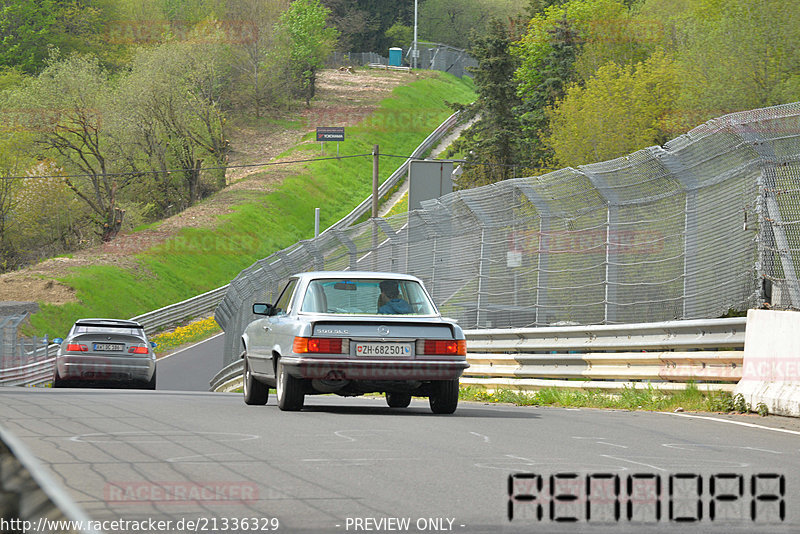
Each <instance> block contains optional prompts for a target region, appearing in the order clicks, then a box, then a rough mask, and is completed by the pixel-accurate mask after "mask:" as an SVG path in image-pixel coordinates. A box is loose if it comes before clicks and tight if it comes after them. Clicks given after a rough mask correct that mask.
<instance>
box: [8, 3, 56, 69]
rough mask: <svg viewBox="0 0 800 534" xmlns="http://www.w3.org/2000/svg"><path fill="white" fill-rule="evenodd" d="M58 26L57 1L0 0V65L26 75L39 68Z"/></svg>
mask: <svg viewBox="0 0 800 534" xmlns="http://www.w3.org/2000/svg"><path fill="white" fill-rule="evenodd" d="M55 24H56V2H54V1H52V0H2V1H0V66H3V65H4V66H8V67H18V68H20V69H22V70H23V71H25V72H35V71H37V70H38V69H40V68H41V65H42V62H43V61H44V59H45V58H46V57H47V46H48V44H50V43H51V42H52V38H53V36H52V34H51V31H52V29H53V27H54V26H55Z"/></svg>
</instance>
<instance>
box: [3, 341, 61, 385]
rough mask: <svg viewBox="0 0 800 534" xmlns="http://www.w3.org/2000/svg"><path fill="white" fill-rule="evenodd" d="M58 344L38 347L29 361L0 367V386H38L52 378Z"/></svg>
mask: <svg viewBox="0 0 800 534" xmlns="http://www.w3.org/2000/svg"><path fill="white" fill-rule="evenodd" d="M57 351H58V345H48V346H47V347H42V348H41V349H38V350H37V351H36V353H35V354H34V355H33V356H32V357H31V360H32V361H30V362H28V363H25V364H23V365H18V366H16V367H7V368H5V369H0V386H40V385H43V384H46V383H48V382H52V380H53V366H54V365H55V361H56V352H57Z"/></svg>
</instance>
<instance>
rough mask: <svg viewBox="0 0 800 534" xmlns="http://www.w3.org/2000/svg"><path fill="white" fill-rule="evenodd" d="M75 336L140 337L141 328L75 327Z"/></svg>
mask: <svg viewBox="0 0 800 534" xmlns="http://www.w3.org/2000/svg"><path fill="white" fill-rule="evenodd" d="M73 333H75V334H123V335H129V336H139V337H142V329H141V328H130V327H121V326H92V325H75V330H74V331H73Z"/></svg>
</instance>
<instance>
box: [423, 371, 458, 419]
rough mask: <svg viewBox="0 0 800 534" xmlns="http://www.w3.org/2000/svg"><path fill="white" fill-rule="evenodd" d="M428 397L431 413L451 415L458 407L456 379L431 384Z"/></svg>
mask: <svg viewBox="0 0 800 534" xmlns="http://www.w3.org/2000/svg"><path fill="white" fill-rule="evenodd" d="M432 386H433V391H432V392H431V394H430V396H429V397H428V401H429V402H430V405H431V411H432V412H433V413H453V412H455V411H456V408H457V407H458V379H457V378H456V379H455V380H440V381H437V382H434V383H433V384H432Z"/></svg>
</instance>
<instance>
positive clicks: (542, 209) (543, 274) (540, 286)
mask: <svg viewBox="0 0 800 534" xmlns="http://www.w3.org/2000/svg"><path fill="white" fill-rule="evenodd" d="M516 187H517V190H518V191H519V192H520V193H522V194H523V195H524V196H525V198H527V199H528V200H529V201H530V203H531V204H533V207H534V208H535V209H536V213H537V215H539V235H538V236H537V237H538V240H537V244H536V304H535V306H536V311H535V315H534V322H535V324H536V325H537V326H538V325H541V324H548V323H549V321H548V320H547V318H546V317H545V318H544V320H542V318H541V317H540V316H539V312H540V311H541V308H542V303H543V302H544V300H545V299H547V270H548V264H549V260H550V254H549V253H548V251H547V250H546V248H547V244H546V240H545V235H546V234H547V233H548V232H549V231H550V225H551V220H552V218H553V217H552V212H551V209H550V206H549V205H548V204H547V201H546V200H545V199H544V198H543V197H542V196H541V195H540V194H539V193H538V192H537V191H536V190H535V189H534V188H533V187H531V186H530V185H529V184H524V183H523V184H518V185H517V186H516ZM543 290H544V291H543Z"/></svg>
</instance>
